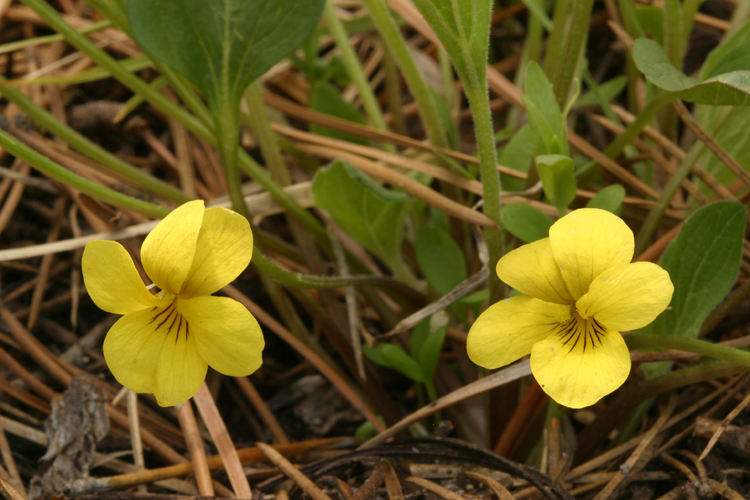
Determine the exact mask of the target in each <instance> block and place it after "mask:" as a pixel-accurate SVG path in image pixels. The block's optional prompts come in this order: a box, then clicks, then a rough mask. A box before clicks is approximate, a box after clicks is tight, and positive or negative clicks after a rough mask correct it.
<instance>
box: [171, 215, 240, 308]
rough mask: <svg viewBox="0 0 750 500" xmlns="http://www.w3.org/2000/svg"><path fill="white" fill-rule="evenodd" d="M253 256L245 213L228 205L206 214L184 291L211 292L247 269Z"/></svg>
mask: <svg viewBox="0 0 750 500" xmlns="http://www.w3.org/2000/svg"><path fill="white" fill-rule="evenodd" d="M252 256H253V233H252V231H250V224H249V223H248V222H247V219H245V218H244V217H243V216H241V215H240V214H238V213H237V212H233V211H231V210H228V209H226V208H221V207H215V208H209V209H207V210H206V211H205V213H204V214H203V225H202V226H201V229H200V233H199V234H198V241H197V243H196V247H195V257H194V258H193V264H192V267H191V268H190V272H189V273H188V276H187V281H186V282H185V285H184V287H183V289H182V293H181V295H183V296H185V297H192V296H195V295H210V294H212V293H214V292H216V291H217V290H219V289H221V288H222V287H224V286H225V285H228V284H229V283H231V282H232V281H234V279H235V278H236V277H237V276H239V274H240V273H241V272H242V271H244V269H245V268H246V267H247V265H248V264H249V263H250V258H251V257H252Z"/></svg>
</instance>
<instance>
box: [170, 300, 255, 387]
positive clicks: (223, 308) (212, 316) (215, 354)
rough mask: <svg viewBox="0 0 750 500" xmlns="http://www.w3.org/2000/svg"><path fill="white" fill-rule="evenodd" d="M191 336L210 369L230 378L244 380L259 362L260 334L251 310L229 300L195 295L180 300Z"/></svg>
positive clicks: (179, 305)
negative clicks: (242, 378)
mask: <svg viewBox="0 0 750 500" xmlns="http://www.w3.org/2000/svg"><path fill="white" fill-rule="evenodd" d="M178 307H179V310H180V312H181V313H182V314H183V315H184V316H185V318H186V319H187V321H188V325H189V330H190V337H191V338H195V341H196V342H197V346H198V351H199V352H200V355H201V356H202V357H203V359H205V360H206V361H207V362H208V364H209V365H211V368H213V369H214V370H216V371H218V372H220V373H223V374H224V375H229V376H232V377H244V376H246V375H250V374H251V373H253V372H254V371H255V370H257V369H258V368H259V367H260V365H261V363H262V362H263V359H262V356H261V354H262V352H263V347H264V345H265V341H264V340H263V333H262V332H261V330H260V326H259V325H258V322H257V321H256V320H255V318H254V317H253V315H252V314H250V311H248V310H247V308H245V306H243V305H242V304H240V303H239V302H237V301H236V300H233V299H230V298H228V297H208V296H198V297H193V298H192V299H184V300H183V299H180V300H179V302H178Z"/></svg>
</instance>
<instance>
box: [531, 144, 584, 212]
mask: <svg viewBox="0 0 750 500" xmlns="http://www.w3.org/2000/svg"><path fill="white" fill-rule="evenodd" d="M536 169H537V171H538V172H539V178H540V179H541V180H542V187H543V188H544V194H546V195H547V198H549V199H550V201H551V202H552V203H553V204H554V205H555V206H556V207H557V211H558V213H559V214H560V216H561V217H562V216H563V215H564V214H565V211H566V210H567V208H568V205H570V203H571V202H572V201H573V200H574V199H575V197H576V178H575V175H573V171H574V166H573V160H572V159H571V158H569V157H567V156H563V155H544V156H537V157H536Z"/></svg>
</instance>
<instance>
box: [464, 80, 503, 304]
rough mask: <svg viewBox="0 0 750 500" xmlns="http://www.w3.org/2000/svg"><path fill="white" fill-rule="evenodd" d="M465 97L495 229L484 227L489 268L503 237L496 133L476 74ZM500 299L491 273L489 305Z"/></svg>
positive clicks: (498, 286)
mask: <svg viewBox="0 0 750 500" xmlns="http://www.w3.org/2000/svg"><path fill="white" fill-rule="evenodd" d="M464 87H465V91H466V96H467V97H468V99H469V106H470V107H471V113H472V115H473V116H474V131H475V133H476V136H477V148H478V150H479V169H480V172H481V174H482V196H483V199H484V213H485V215H487V217H489V218H490V219H492V220H493V221H494V222H495V223H496V224H497V225H498V227H497V228H492V227H487V228H485V230H484V234H485V239H486V240H487V249H488V251H489V254H490V255H489V257H490V265H492V266H494V265H495V264H496V263H497V261H498V260H500V257H502V256H503V255H504V254H505V236H504V234H503V230H502V224H501V213H502V212H501V211H502V198H501V194H500V190H501V186H500V175H499V174H498V172H497V167H496V165H497V151H496V150H495V138H494V137H495V134H494V130H493V127H492V114H491V113H490V103H489V95H488V94H487V86H486V82H485V81H480V80H479V78H478V76H477V75H476V74H473V76H472V75H471V74H470V75H467V79H465V80H464ZM502 298H503V288H502V283H501V282H500V279H499V278H498V277H497V275H496V274H495V273H490V302H491V303H494V302H497V301H499V300H500V299H502Z"/></svg>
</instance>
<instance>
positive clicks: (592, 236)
mask: <svg viewBox="0 0 750 500" xmlns="http://www.w3.org/2000/svg"><path fill="white" fill-rule="evenodd" d="M549 238H550V245H551V246H552V255H553V256H554V258H555V261H556V262H557V264H558V265H559V267H560V272H561V273H562V277H563V280H565V283H566V284H567V286H568V290H570V293H571V295H572V296H573V299H575V300H578V299H579V298H580V297H581V296H582V295H584V294H585V293H586V292H588V290H589V285H590V284H591V282H592V281H594V278H596V277H597V276H599V275H600V274H601V273H602V272H603V271H604V270H606V269H609V268H610V267H614V266H618V265H621V264H627V263H629V262H630V261H631V259H632V258H633V248H634V245H635V242H634V239H633V232H632V231H631V230H630V228H629V227H628V226H627V225H626V224H625V222H624V221H623V220H622V219H620V218H619V217H617V216H616V215H614V214H612V213H610V212H607V211H606V210H599V209H596V208H582V209H580V210H575V211H573V212H571V213H569V214H568V215H566V216H565V217H563V218H561V219H560V220H558V221H557V222H555V223H554V224H553V225H552V227H551V228H550V230H549Z"/></svg>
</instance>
